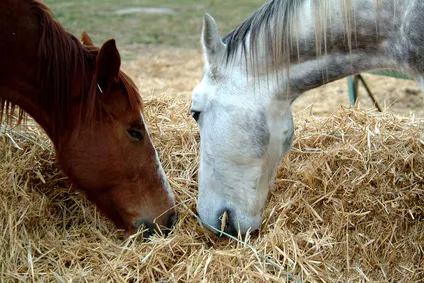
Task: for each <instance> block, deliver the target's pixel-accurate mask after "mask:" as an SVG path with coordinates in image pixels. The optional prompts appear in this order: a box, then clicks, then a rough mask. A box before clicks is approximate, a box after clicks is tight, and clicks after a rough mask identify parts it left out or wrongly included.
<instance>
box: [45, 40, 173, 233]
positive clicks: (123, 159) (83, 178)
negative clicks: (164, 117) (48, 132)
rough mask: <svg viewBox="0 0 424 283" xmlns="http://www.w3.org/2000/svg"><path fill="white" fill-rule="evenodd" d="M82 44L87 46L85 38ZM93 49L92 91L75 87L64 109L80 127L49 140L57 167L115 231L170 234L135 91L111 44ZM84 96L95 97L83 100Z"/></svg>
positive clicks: (160, 179)
mask: <svg viewBox="0 0 424 283" xmlns="http://www.w3.org/2000/svg"><path fill="white" fill-rule="evenodd" d="M82 42H83V44H84V45H86V47H90V46H88V45H92V42H91V39H90V38H89V37H88V35H87V34H86V33H83V37H82ZM92 48H93V50H94V52H92V53H93V54H94V55H93V56H92V62H88V65H87V66H88V67H87V69H88V72H87V73H89V74H91V75H92V76H93V78H90V77H87V81H89V82H91V83H88V84H91V87H89V88H91V89H90V90H84V87H79V86H75V87H74V88H76V90H75V93H74V94H73V95H74V96H75V97H74V98H73V99H72V102H71V103H72V104H73V105H72V107H70V108H68V109H78V111H77V112H78V113H74V114H73V115H72V116H74V117H79V118H78V120H79V123H77V122H75V121H71V122H69V123H66V124H67V125H68V126H67V128H68V129H70V130H69V131H66V133H67V134H61V135H56V137H55V138H53V140H54V143H55V146H56V150H57V157H58V160H59V163H60V165H61V167H62V168H63V170H64V171H65V173H66V174H67V175H68V176H69V177H70V179H71V180H72V181H73V182H74V183H75V184H76V185H77V186H78V187H79V188H80V189H81V190H83V191H84V192H85V193H86V195H87V197H88V198H89V199H90V200H91V201H93V202H94V203H96V204H97V206H98V207H99V208H100V209H101V210H102V211H103V212H104V213H105V214H106V215H107V216H108V217H109V218H110V219H111V220H112V221H114V223H115V224H116V225H117V227H119V228H123V229H125V230H126V231H127V232H129V233H133V232H136V231H137V229H139V227H140V226H143V225H142V224H144V226H145V228H147V230H148V232H147V234H150V233H151V232H152V231H153V230H158V228H159V227H166V228H169V227H171V226H172V224H173V222H174V220H175V211H174V205H175V203H174V196H173V193H172V191H171V188H170V186H169V183H168V181H167V178H166V176H165V173H164V171H163V169H162V166H161V163H160V161H159V158H158V155H157V152H156V150H155V148H154V146H153V144H152V141H151V139H150V137H149V133H148V131H147V128H146V124H145V121H144V118H143V113H142V102H141V99H140V96H139V94H138V91H137V88H136V86H135V85H134V83H133V82H132V81H131V80H130V78H129V77H127V76H126V75H125V74H124V73H122V72H121V71H120V65H121V61H120V56H119V53H118V50H117V48H116V45H115V41H114V40H109V41H107V42H106V43H105V44H104V45H103V46H102V47H101V48H100V50H98V49H97V48H95V47H94V46H92ZM78 89H80V91H78ZM87 91H90V92H94V93H95V95H92V94H90V95H88V96H86V95H84V93H85V92H87ZM79 93H81V96H80V95H79ZM75 125H77V126H75ZM62 133H65V132H63V131H62ZM145 235H146V234H145Z"/></svg>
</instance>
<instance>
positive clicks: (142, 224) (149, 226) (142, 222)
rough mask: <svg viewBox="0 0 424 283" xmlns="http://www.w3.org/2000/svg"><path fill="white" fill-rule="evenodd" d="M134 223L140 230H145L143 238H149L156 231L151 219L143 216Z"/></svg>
mask: <svg viewBox="0 0 424 283" xmlns="http://www.w3.org/2000/svg"><path fill="white" fill-rule="evenodd" d="M134 224H135V226H136V227H137V228H138V230H139V231H143V238H149V237H150V236H152V235H153V233H154V232H155V229H154V224H153V222H152V221H150V220H149V219H145V218H141V219H138V220H136V221H135V223H134Z"/></svg>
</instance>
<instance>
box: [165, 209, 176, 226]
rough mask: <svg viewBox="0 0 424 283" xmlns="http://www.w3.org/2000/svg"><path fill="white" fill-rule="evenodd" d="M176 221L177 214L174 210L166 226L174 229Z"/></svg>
mask: <svg viewBox="0 0 424 283" xmlns="http://www.w3.org/2000/svg"><path fill="white" fill-rule="evenodd" d="M176 222H177V214H175V212H173V213H171V215H169V218H168V223H167V225H166V228H168V229H172V228H173V227H174V225H175V223H176Z"/></svg>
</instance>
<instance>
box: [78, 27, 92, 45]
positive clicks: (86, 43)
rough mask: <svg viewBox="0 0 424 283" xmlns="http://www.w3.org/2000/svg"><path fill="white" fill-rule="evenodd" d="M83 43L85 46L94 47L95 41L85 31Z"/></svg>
mask: <svg viewBox="0 0 424 283" xmlns="http://www.w3.org/2000/svg"><path fill="white" fill-rule="evenodd" d="M81 43H82V44H84V45H85V46H94V43H93V41H92V40H91V38H90V36H89V35H88V33H87V32H86V31H85V30H83V31H82V34H81Z"/></svg>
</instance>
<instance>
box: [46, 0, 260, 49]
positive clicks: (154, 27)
mask: <svg viewBox="0 0 424 283" xmlns="http://www.w3.org/2000/svg"><path fill="white" fill-rule="evenodd" d="M42 1H43V3H45V4H46V5H47V6H48V7H49V8H50V9H51V10H52V11H53V13H54V14H55V16H56V18H57V19H58V20H59V21H60V22H61V23H62V24H63V25H64V26H65V27H66V29H67V30H68V31H70V32H71V33H73V34H74V35H76V36H77V37H79V35H80V34H81V31H82V30H83V29H84V30H86V31H87V32H88V33H89V35H90V36H91V37H92V39H93V40H94V42H95V44H96V45H100V44H101V43H103V42H104V41H105V40H107V39H109V38H115V39H116V40H117V42H118V45H119V46H121V47H122V46H128V45H132V44H155V45H169V46H178V47H188V48H190V47H192V48H198V47H199V42H200V32H201V28H202V16H203V14H204V13H205V12H207V13H210V14H211V15H212V16H213V17H214V18H215V20H216V21H217V23H218V26H219V28H220V33H221V35H225V34H226V33H227V32H229V31H231V30H232V29H234V28H235V27H237V25H238V24H239V23H240V22H241V21H242V20H244V19H245V18H246V17H248V16H249V15H250V14H251V13H253V12H254V11H255V10H256V9H258V8H259V7H260V6H261V5H262V4H263V3H264V2H265V0H118V1H117V0H67V1H66V0H42Z"/></svg>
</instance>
